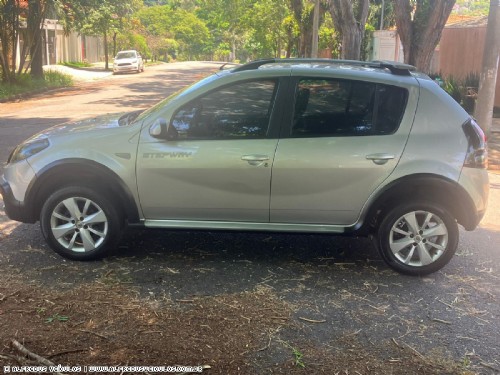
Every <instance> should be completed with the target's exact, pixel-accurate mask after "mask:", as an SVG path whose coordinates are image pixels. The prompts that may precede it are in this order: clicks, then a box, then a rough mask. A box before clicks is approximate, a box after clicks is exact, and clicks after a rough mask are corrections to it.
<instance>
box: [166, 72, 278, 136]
mask: <svg viewBox="0 0 500 375" xmlns="http://www.w3.org/2000/svg"><path fill="white" fill-rule="evenodd" d="M275 88H276V82H275V81H254V82H241V83H238V84H235V85H230V86H226V87H224V88H222V89H219V90H217V91H213V92H211V93H209V94H207V95H205V96H203V97H201V98H198V99H196V100H195V101H193V102H191V103H189V104H188V105H186V106H184V107H183V108H181V109H180V110H179V111H178V112H177V114H176V115H175V116H174V118H173V120H172V124H171V125H172V126H173V127H174V128H175V129H176V130H177V134H178V136H177V137H178V139H235V138H263V137H265V136H266V134H267V130H268V127H269V120H270V115H271V109H272V103H273V100H274V94H275Z"/></svg>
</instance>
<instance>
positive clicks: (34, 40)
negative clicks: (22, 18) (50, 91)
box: [28, 0, 48, 79]
mask: <svg viewBox="0 0 500 375" xmlns="http://www.w3.org/2000/svg"><path fill="white" fill-rule="evenodd" d="M28 12H29V15H28V33H29V34H30V35H29V39H30V42H31V43H30V44H31V45H30V55H31V71H30V74H31V76H32V77H33V78H38V79H41V78H43V53H42V47H43V43H42V30H41V27H42V25H41V24H42V22H43V17H42V9H41V6H40V1H39V0H29V2H28ZM47 58H48V56H47Z"/></svg>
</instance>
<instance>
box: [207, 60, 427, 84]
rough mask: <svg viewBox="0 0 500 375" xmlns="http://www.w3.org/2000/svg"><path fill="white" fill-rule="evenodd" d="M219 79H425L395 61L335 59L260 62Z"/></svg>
mask: <svg viewBox="0 0 500 375" xmlns="http://www.w3.org/2000/svg"><path fill="white" fill-rule="evenodd" d="M217 75H219V76H233V75H234V76H235V77H236V76H240V75H241V76H242V77H248V78H250V77H253V78H256V77H272V76H273V75H275V76H310V77H314V76H317V77H328V76H331V77H337V78H345V79H360V80H368V81H375V82H380V83H388V84H395V85H403V86H407V87H408V86H414V85H418V79H420V78H427V76H426V75H425V74H422V73H420V72H417V71H416V68H415V67H414V66H411V65H407V64H403V63H399V62H394V61H358V60H334V59H296V58H292V59H262V60H255V61H252V62H249V63H247V64H243V65H239V66H237V67H234V68H231V69H224V70H223V71H220V72H218V74H217Z"/></svg>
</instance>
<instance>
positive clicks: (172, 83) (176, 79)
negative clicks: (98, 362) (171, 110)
mask: <svg viewBox="0 0 500 375" xmlns="http://www.w3.org/2000/svg"><path fill="white" fill-rule="evenodd" d="M219 66H220V64H217V63H197V62H191V63H181V64H162V65H155V66H151V67H147V68H146V70H145V72H144V73H140V74H121V75H110V74H109V73H104V74H105V78H103V79H100V80H94V81H90V82H88V81H87V82H81V81H80V80H79V79H78V78H83V80H87V79H88V77H89V75H88V74H89V73H88V72H87V71H76V72H75V71H74V70H73V73H74V74H76V75H77V84H76V86H75V87H74V88H70V89H65V90H56V91H54V92H50V93H44V94H40V95H37V96H36V97H34V98H31V99H29V100H20V101H17V102H15V103H1V104H0V164H1V163H2V162H3V161H6V160H7V157H8V155H9V153H10V151H11V150H12V148H13V147H14V146H15V145H17V144H18V143H19V142H21V141H23V140H24V139H25V138H27V137H29V136H31V135H33V134H35V133H37V132H39V131H41V130H43V129H45V128H47V127H49V126H53V125H58V124H62V123H64V122H67V121H74V120H78V119H82V118H87V117H91V116H95V115H99V114H104V113H114V112H125V111H132V110H135V109H141V108H148V107H150V106H151V105H153V104H155V103H156V102H158V101H160V100H161V99H163V98H165V97H167V96H168V95H170V94H172V93H173V92H175V91H177V90H179V89H180V88H181V87H183V86H186V85H187V84H189V83H191V82H193V81H197V80H198V79H200V78H202V77H203V76H205V75H207V74H209V73H210V72H213V71H215V70H217V69H218V68H219ZM64 68H65V67H64ZM65 71H66V72H70V71H71V70H70V69H69V68H65ZM102 74H103V73H98V74H97V77H98V76H101V75H102ZM92 77H93V78H95V77H96V75H95V74H94V75H92Z"/></svg>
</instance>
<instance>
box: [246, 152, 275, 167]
mask: <svg viewBox="0 0 500 375" xmlns="http://www.w3.org/2000/svg"><path fill="white" fill-rule="evenodd" d="M241 160H244V161H247V162H248V164H250V165H261V164H262V163H263V162H266V161H268V160H269V156H268V155H259V154H252V155H243V156H242V157H241Z"/></svg>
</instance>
